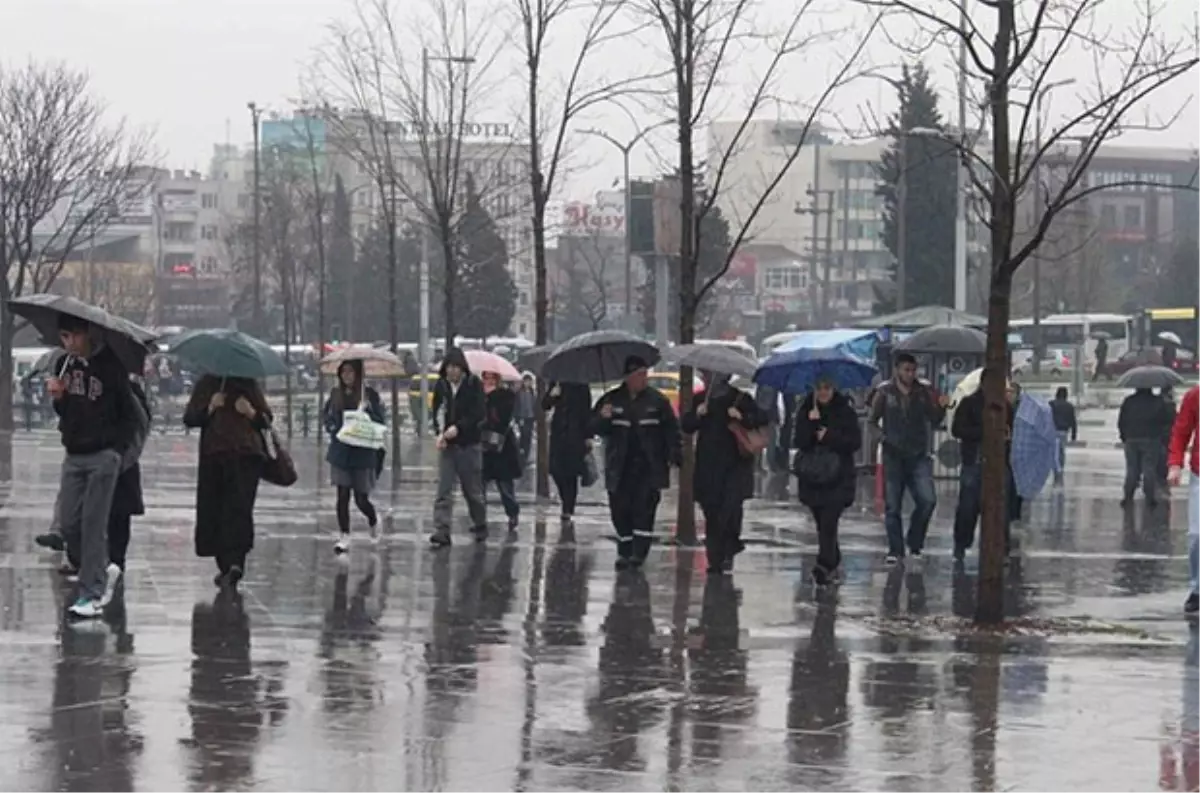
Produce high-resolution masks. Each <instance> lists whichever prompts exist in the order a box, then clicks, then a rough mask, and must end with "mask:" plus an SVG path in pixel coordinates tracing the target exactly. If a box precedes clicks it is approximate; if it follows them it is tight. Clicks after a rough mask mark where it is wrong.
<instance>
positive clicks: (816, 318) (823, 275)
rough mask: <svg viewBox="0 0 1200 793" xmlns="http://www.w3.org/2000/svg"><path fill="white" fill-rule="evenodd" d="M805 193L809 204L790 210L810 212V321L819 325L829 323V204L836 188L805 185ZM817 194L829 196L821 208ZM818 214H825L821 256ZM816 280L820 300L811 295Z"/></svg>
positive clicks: (831, 249) (831, 236)
mask: <svg viewBox="0 0 1200 793" xmlns="http://www.w3.org/2000/svg"><path fill="white" fill-rule="evenodd" d="M805 192H806V193H807V194H808V196H809V198H810V199H811V200H812V206H809V207H803V206H800V205H799V204H797V205H796V207H795V208H794V209H793V210H792V212H793V213H794V214H797V215H812V220H813V224H812V227H813V238H812V244H811V245H809V250H808V256H809V261H810V262H811V273H812V278H813V284H814V289H813V290H812V292H813V294H814V298H813V312H812V313H813V317H812V319H813V324H814V325H815V326H818V327H822V328H823V327H826V326H827V325H829V324H830V310H829V294H830V286H831V284H830V282H831V281H832V280H833V279H832V269H833V215H834V208H833V205H834V199H835V196H836V194H837V190H836V189H833V188H830V189H827V190H817V189H816V188H813V187H809V188H808V190H806V191H805ZM821 196H828V197H829V205H828V206H826V207H824V208H822V207H821ZM845 203H848V202H845ZM821 215H824V216H825V234H824V237H825V243H824V253H823V255H822V244H821V235H820V234H819V231H818V229H820V227H821V222H820V218H821ZM842 233H843V235H844V234H845V229H844V228H843V230H842ZM843 250H844V248H843ZM818 261H821V262H822V264H821V267H820V278H819V279H818V277H817V274H818V267H817V262H818ZM818 282H819V283H820V290H821V297H820V300H817V299H816V298H815V294H816V287H815V285H816V284H817V283H818Z"/></svg>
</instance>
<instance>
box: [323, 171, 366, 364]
mask: <svg viewBox="0 0 1200 793" xmlns="http://www.w3.org/2000/svg"><path fill="white" fill-rule="evenodd" d="M330 220H331V222H330V224H329V249H328V253H327V262H326V267H327V273H326V278H327V279H328V286H327V290H328V291H327V299H326V311H327V313H328V315H329V320H328V321H329V328H330V331H331V334H330V335H331V337H332V338H334V339H337V340H339V341H343V340H354V339H356V338H357V332H358V328H357V326H356V323H355V321H354V319H355V302H356V300H357V299H358V298H359V297H360V296H359V295H357V294H356V293H355V289H354V284H355V279H356V276H357V269H358V260H357V258H356V257H355V255H354V235H353V232H352V228H351V220H350V197H349V196H347V195H346V186H345V184H343V182H342V177H341V176H340V175H339V176H337V177H336V181H335V182H334V186H333V207H332V210H331V218H330Z"/></svg>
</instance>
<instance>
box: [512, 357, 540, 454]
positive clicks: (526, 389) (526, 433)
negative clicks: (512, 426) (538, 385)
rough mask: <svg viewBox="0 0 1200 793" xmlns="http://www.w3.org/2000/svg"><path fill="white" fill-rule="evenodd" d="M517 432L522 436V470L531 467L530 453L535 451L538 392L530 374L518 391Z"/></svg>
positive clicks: (525, 376)
mask: <svg viewBox="0 0 1200 793" xmlns="http://www.w3.org/2000/svg"><path fill="white" fill-rule="evenodd" d="M513 418H514V419H515V420H516V422H517V431H518V432H520V434H521V470H522V471H524V470H525V468H526V467H528V465H529V453H530V451H531V450H532V449H533V431H534V425H535V424H536V423H537V390H536V389H535V388H534V385H533V375H531V374H529V373H528V372H527V373H525V374H524V375H523V376H522V377H521V388H520V390H518V391H517V405H516V409H515V410H514V412H513Z"/></svg>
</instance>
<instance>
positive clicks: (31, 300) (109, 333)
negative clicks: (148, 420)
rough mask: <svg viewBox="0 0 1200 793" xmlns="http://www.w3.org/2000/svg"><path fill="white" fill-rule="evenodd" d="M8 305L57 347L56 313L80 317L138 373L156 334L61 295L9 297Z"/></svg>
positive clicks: (128, 367) (44, 340) (140, 371)
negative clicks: (10, 298)
mask: <svg viewBox="0 0 1200 793" xmlns="http://www.w3.org/2000/svg"><path fill="white" fill-rule="evenodd" d="M8 307H9V309H10V310H11V311H12V312H13V313H14V314H16V315H17V316H18V317H23V318H24V319H26V320H28V321H29V324H30V325H33V327H34V329H35V330H37V332H38V333H39V334H40V335H41V337H42V342H43V343H45V344H49V345H53V346H55V347H58V346H60V345H61V342H60V341H59V338H58V324H59V317H61V316H63V315H64V314H65V315H67V316H69V317H75V318H76V319H82V320H84V321H85V322H87V323H88V324H89V325H91V326H92V327H93V328H94V329H95V330H96V332H97V333H98V334H99V335H100V339H101V340H102V341H103V342H104V344H105V346H107V347H109V348H110V349H112V351H113V352H114V353H115V354H116V356H117V358H118V359H120V361H121V363H122V364H123V365H124V366H125V368H126V369H127V370H129V371H130V372H132V373H133V374H141V373H142V366H143V364H144V363H145V361H146V354H147V353H148V352H149V345H151V344H153V343H154V340H155V339H156V338H158V336H157V334H155V333H154V331H152V330H149V329H148V328H143V327H142V326H141V325H138V324H136V323H133V322H130V321H129V320H127V319H125V318H124V317H118V316H117V315H116V314H110V313H108V312H107V311H105V310H104V309H102V308H99V307H98V306H93V305H91V304H90V303H84V302H83V301H82V300H76V299H75V298H73V297H66V296H64V295H51V294H37V295H27V296H25V297H18V298H14V299H12V300H10V301H8Z"/></svg>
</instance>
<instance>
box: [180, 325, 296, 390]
mask: <svg viewBox="0 0 1200 793" xmlns="http://www.w3.org/2000/svg"><path fill="white" fill-rule="evenodd" d="M171 354H172V355H175V356H176V357H178V358H179V360H180V361H182V362H183V364H184V365H185V366H186V367H187V368H189V369H192V370H194V371H196V372H199V373H200V374H211V375H216V376H217V377H245V378H249V379H251V380H261V379H263V378H264V377H274V376H276V375H282V374H287V371H288V368H287V364H286V363H284V361H283V358H281V357H279V353H277V352H275V351H274V350H272V349H271V347H270V345H268V344H266V343H265V342H262V341H259V340H258V339H256V338H254V337H253V336H248V335H246V334H245V333H242V332H241V331H236V330H229V329H227V328H214V329H211V330H190V331H188V332H186V333H183V334H180V335H179V336H176V337H175V338H174V339H172V340H171Z"/></svg>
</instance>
